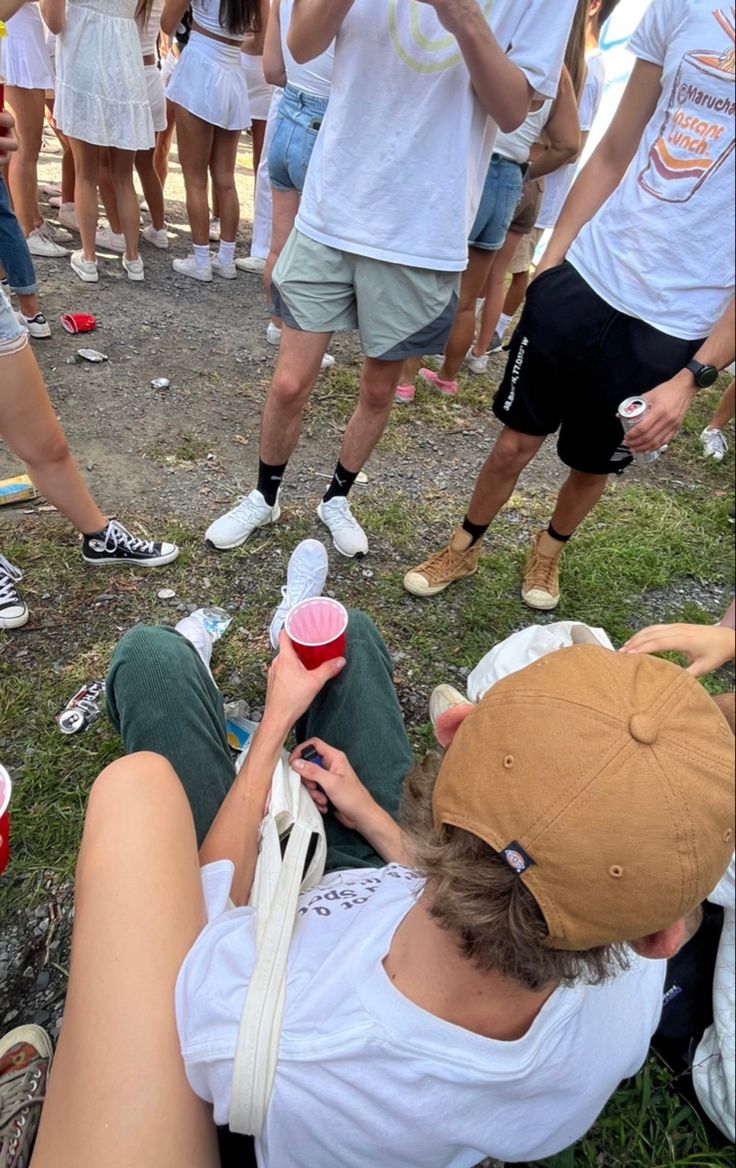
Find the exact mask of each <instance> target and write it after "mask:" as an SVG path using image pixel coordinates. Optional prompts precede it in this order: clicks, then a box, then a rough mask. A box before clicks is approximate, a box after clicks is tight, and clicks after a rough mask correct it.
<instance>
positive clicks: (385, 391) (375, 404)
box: [360, 375, 398, 414]
mask: <svg viewBox="0 0 736 1168" xmlns="http://www.w3.org/2000/svg"><path fill="white" fill-rule="evenodd" d="M397 384H398V375H397V376H396V377H393V378H392V379H391V380H381V381H365V380H364V381H363V383H362V384H361V387H360V404H361V405H362V406H363V407H364V408H365V409H367V410H370V411H371V412H373V413H376V414H381V413H383V412H384V411H385V410H387V409H390V408H391V405H392V403H393V400H394V393H395V392H396V385H397Z"/></svg>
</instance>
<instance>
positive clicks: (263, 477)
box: [258, 458, 288, 507]
mask: <svg viewBox="0 0 736 1168" xmlns="http://www.w3.org/2000/svg"><path fill="white" fill-rule="evenodd" d="M287 466H288V463H286V462H285V463H284V464H283V466H269V465H268V463H267V462H263V460H262V459H260V458H259V459H258V490H259V491H260V492H261V494H262V495H263V498H264V499H265V500H266V502H267V503H268V505H269V507H273V505H274V504H275V502H276V496H277V495H278V493H279V487H280V486H281V483H282V480H283V477H284V471H285V470H286V467H287Z"/></svg>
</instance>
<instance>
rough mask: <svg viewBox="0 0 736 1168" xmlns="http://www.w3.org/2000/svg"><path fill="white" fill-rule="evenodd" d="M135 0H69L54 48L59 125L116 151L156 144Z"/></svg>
mask: <svg viewBox="0 0 736 1168" xmlns="http://www.w3.org/2000/svg"><path fill="white" fill-rule="evenodd" d="M136 6H137V3H136V0H67V4H66V20H65V25H64V30H63V32H62V33H61V34H60V36H59V38H58V41H57V47H56V73H57V76H56V107H55V110H54V112H55V114H56V119H57V122H58V125H59V129H60V130H62V132H63V133H64V134H68V135H69V136H70V137H71V138H78V139H79V140H80V141H82V142H90V143H92V144H93V145H96V146H114V147H117V149H118V150H150V149H151V148H152V147H153V146H154V144H155V134H154V129H153V119H152V117H151V106H150V103H149V100H148V88H147V85H146V76H145V71H144V68H143V56H142V54H141V45H140V39H139V36H138V26H137V25H136V22H135V10H136Z"/></svg>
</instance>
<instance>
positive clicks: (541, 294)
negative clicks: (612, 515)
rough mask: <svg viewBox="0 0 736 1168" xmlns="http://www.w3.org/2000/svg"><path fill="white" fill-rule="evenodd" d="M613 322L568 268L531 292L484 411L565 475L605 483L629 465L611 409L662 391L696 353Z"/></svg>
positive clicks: (631, 323)
mask: <svg viewBox="0 0 736 1168" xmlns="http://www.w3.org/2000/svg"><path fill="white" fill-rule="evenodd" d="M702 343H703V342H702V340H699V341H683V340H681V339H680V338H678V337H671V336H668V335H667V333H662V332H660V331H659V330H658V329H655V328H653V327H652V326H651V325H649V324H645V323H644V321H641V320H637V319H636V318H635V317H633V316H626V315H625V313H623V312H617V311H616V309H614V308H612V307H611V305H610V304H607V303H606V301H605V300H602V299H601V297H600V296H598V295H597V294H596V293H595V292H594V291H593V289H592V288H591V287H590V285H588V284H586V282H585V280H584V279H583V278H582V276H580V275H579V274H578V273H577V272H576V271H575V269H574V268H573V266H572V264H570V263H568V262H567V261H566V262H565V263H564V264H561V265H560V266H559V267H557V268H550V269H549V270H548V271H546V272H543V273H542V275H541V276H539V277H537V279H536V280H535V281H534V282H533V283H532V284H531V285H530V287H529V291H528V292H527V297H526V304H525V307H524V311H523V313H522V317H521V320H520V321H519V327H518V328H517V329H516V332H515V333H514V336H513V338H512V341H511V347H510V350H509V359H508V364H507V366H506V372H505V374H504V378H503V381H502V383H501V387H500V389H499V390H498V393H497V394H496V397H495V399H494V402H493V412H494V414H495V415H496V417H497V418H498V420H499V421H500V422H503V423H504V425H506V426H510V427H511V429H512V430H518V431H520V432H521V433H522V434H531V435H535V436H539V437H541V436H542V435H545V434H554V433H555V432H556V431H557V430H559V431H560V433H559V438H558V443H557V450H558V453H559V456H560V458H561V460H562V461H563V462H564V463H565V464H566V465H567V466H569V467H571V468H572V469H573V470H579V471H584V472H585V473H586V474H611V473H617V472H619V471H622V470H624V469H625V468H626V467H627V466H629V464H630V463H631V461H632V459H631V455H630V454H629V453H628V450H627V449H626V447H624V446H622V445H621V443H622V439H623V429H622V427H621V423H620V422H619V420H618V417H617V414H618V407H619V406H620V405H621V402H622V401H625V400H626V398H627V397H638V396H640V395H641V394H642V393H647V392H648V391H649V390H651V389H656V387H657V386H658V385H661V383H662V382H664V381H669V379H670V378H671V377H674V376H675V374H676V373H679V371H680V370H681V369H682V368H684V366H685V365H687V363H688V361H690V360H691V359H692V357H693V355H694V354H695V353H696V352H697V351H698V349H699V348H700V346H701V345H702Z"/></svg>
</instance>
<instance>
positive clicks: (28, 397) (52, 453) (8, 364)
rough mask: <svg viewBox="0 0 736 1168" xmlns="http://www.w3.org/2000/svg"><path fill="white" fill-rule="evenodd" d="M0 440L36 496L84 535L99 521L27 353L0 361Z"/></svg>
mask: <svg viewBox="0 0 736 1168" xmlns="http://www.w3.org/2000/svg"><path fill="white" fill-rule="evenodd" d="M0 381H1V382H2V387H3V391H2V393H1V394H0V435H2V437H3V439H4V440H5V442H7V444H8V446H9V447H10V449H11V450H12V451H13V454H15V455H16V456H17V457H18V458H20V459H22V460H23V462H24V463H25V464H26V466H27V467H28V473H29V474H30V476H31V478H32V479H33V482H34V483H35V485H36V487H37V489H38V490H39V491H40V492H41V494H43V495H45V496H46V498H47V499H48V500H49V502H50V503H52V504H53V505H54V506H55V507H58V508H59V510H60V511H61V513H62V515H65V516H66V518H67V519H69V520H70V521H71V522H72V523H73V524H74V526H75V527H76V528H77V529H78V530H79V531H81V532H83V533H84V534H85V535H91V534H92V533H93V532H95V531H102V529H103V528H104V527H105V526H106V525H107V519H106V518H105V517H104V515H103V514H102V512H101V511H100V509H99V507H98V506H97V504H96V503H95V501H94V499H93V498H92V496H91V495H90V493H89V490H88V488H87V486H86V484H85V482H84V480H83V478H82V476H81V475H80V473H79V469H78V467H77V464H76V463H75V462H74V459H73V458H72V456H71V454H70V453H69V447H68V446H67V442H66V438H65V436H64V431H63V430H62V428H61V426H60V424H59V421H58V419H57V417H56V414H55V413H54V410H53V407H52V405H51V402H50V401H49V397H48V394H47V393H46V389H45V387H44V384H43V379H42V377H41V370H40V369H39V367H38V364H37V362H36V358H35V357H34V356H33V353H32V352H31V350H30V348H28V347H27V346H26V348H25V349H21V351H20V352H19V353H11V354H9V355H7V356H5V357H0Z"/></svg>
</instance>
